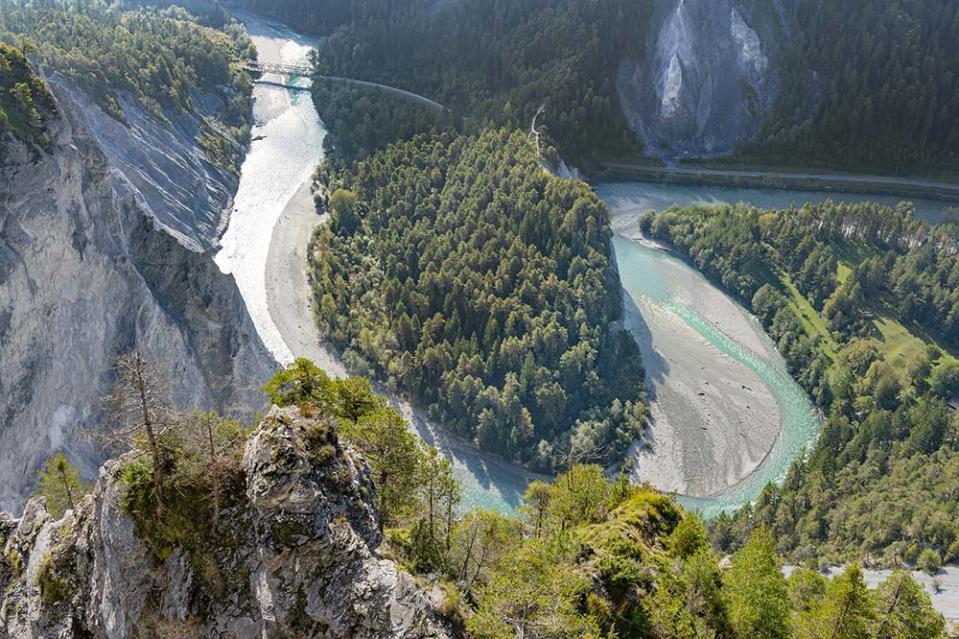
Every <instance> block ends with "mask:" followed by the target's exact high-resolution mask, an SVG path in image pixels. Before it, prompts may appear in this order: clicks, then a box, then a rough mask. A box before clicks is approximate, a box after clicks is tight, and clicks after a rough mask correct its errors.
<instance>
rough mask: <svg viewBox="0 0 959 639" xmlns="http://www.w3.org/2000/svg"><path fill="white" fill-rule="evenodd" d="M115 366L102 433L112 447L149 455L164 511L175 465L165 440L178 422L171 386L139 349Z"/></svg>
mask: <svg viewBox="0 0 959 639" xmlns="http://www.w3.org/2000/svg"><path fill="white" fill-rule="evenodd" d="M115 370H116V373H117V379H116V382H115V383H114V385H113V392H112V393H111V394H110V395H109V396H108V397H107V398H106V401H107V402H108V404H109V405H110V408H111V411H110V417H111V419H110V420H109V421H108V423H107V428H106V429H105V430H104V431H103V433H102V437H103V439H104V440H105V443H106V444H107V445H108V446H109V447H113V448H120V449H126V450H132V451H135V452H137V453H139V454H147V455H150V457H151V459H152V461H153V492H154V495H155V497H156V504H157V508H158V510H161V511H162V510H163V506H164V489H165V486H166V476H167V474H168V472H169V471H170V470H171V469H172V465H173V451H172V450H171V449H170V448H169V447H167V446H166V445H165V444H164V441H163V440H164V435H165V434H166V433H167V431H168V430H169V429H170V428H171V427H172V426H174V425H175V422H176V419H175V418H176V416H175V413H174V411H173V409H172V408H171V407H170V403H169V401H168V399H167V396H166V393H167V388H168V386H167V384H166V383H165V380H164V376H163V375H162V374H161V372H160V369H159V368H157V367H156V366H154V365H151V364H148V363H147V362H146V360H144V359H143V356H142V355H141V354H140V351H139V349H135V350H133V351H131V352H129V353H125V354H123V355H120V356H118V357H117V359H116V363H115Z"/></svg>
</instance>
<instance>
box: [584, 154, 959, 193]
mask: <svg viewBox="0 0 959 639" xmlns="http://www.w3.org/2000/svg"><path fill="white" fill-rule="evenodd" d="M603 164H604V165H605V166H606V167H607V168H610V169H623V170H627V171H641V172H644V173H657V174H667V175H670V174H671V175H689V176H694V177H695V176H711V177H733V178H736V177H740V178H758V179H761V178H774V179H782V180H808V181H813V182H826V183H829V182H832V183H846V184H875V185H879V186H899V187H906V188H915V189H937V190H939V191H942V192H945V193H950V194H953V195H956V196H959V184H957V183H954V182H938V181H935V180H915V179H910V178H898V177H884V176H881V175H846V174H833V173H790V172H784V171H736V170H731V169H729V170H727V169H706V168H693V167H678V166H672V167H670V166H666V167H654V166H648V165H643V164H630V163H628V162H604V163H603Z"/></svg>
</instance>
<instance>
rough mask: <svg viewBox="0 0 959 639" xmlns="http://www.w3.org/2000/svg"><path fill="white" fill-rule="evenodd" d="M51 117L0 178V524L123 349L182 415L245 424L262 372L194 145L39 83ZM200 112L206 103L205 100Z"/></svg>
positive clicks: (224, 181) (216, 202)
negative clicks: (200, 412) (225, 265)
mask: <svg viewBox="0 0 959 639" xmlns="http://www.w3.org/2000/svg"><path fill="white" fill-rule="evenodd" d="M48 83H49V84H50V87H51V89H52V90H53V93H54V95H55V97H56V101H57V105H58V109H57V110H58V112H59V115H58V116H57V118H56V120H55V121H54V122H53V124H52V125H51V127H50V135H51V137H52V139H53V145H52V148H51V150H50V152H49V153H46V154H43V155H42V156H40V157H39V159H36V160H35V159H34V158H32V157H31V156H30V154H29V153H27V151H26V150H25V149H23V148H22V147H21V148H18V147H16V146H15V147H14V148H13V149H12V152H11V154H10V156H9V157H8V163H7V165H6V166H5V167H4V168H3V170H2V175H0V362H2V364H3V366H2V368H0V451H3V454H2V455H0V509H5V510H13V511H15V512H16V511H17V510H19V508H20V507H22V504H23V500H24V497H25V495H26V494H27V493H28V491H29V490H31V488H32V484H33V481H34V476H35V475H34V471H35V469H36V468H37V466H38V464H39V463H40V462H41V461H42V460H43V459H44V458H45V457H46V456H47V455H49V454H50V453H51V452H52V451H55V450H66V451H67V452H68V454H69V455H70V456H71V457H72V458H73V460H74V461H75V462H76V463H78V464H79V465H80V466H81V467H82V468H83V469H84V470H85V471H86V472H87V474H92V473H93V472H94V471H95V469H96V466H97V465H98V464H99V461H100V458H99V457H98V455H97V454H95V453H94V452H93V448H92V447H91V446H89V445H87V444H85V443H83V442H82V441H81V438H80V434H81V433H82V432H84V431H85V430H88V429H89V428H91V427H92V426H93V425H94V424H95V423H96V422H97V421H98V420H99V419H100V417H101V416H102V414H103V411H104V409H105V406H104V404H103V402H102V401H100V400H101V398H102V397H103V396H104V395H105V394H106V393H107V392H108V391H109V388H110V385H111V383H112V382H111V373H110V371H111V367H112V361H113V359H114V357H115V356H116V355H117V354H119V353H121V352H123V351H125V350H128V349H130V348H132V347H134V346H138V347H139V348H140V349H141V350H142V351H143V353H144V355H145V357H147V358H148V359H150V360H153V361H154V362H157V363H159V364H161V365H162V366H163V367H164V368H165V370H166V372H167V375H168V377H169V380H170V383H171V387H172V388H171V390H172V397H173V400H174V401H175V402H176V404H178V405H179V406H182V407H193V406H197V407H206V408H215V409H218V410H222V411H225V412H227V413H243V414H251V413H252V412H253V411H254V410H256V408H258V407H259V406H260V405H262V401H263V399H262V395H261V394H260V391H259V387H260V385H261V384H262V383H263V381H264V380H265V379H267V378H268V377H269V375H270V374H271V372H272V370H273V369H274V366H275V363H274V361H273V359H272V357H271V356H270V355H269V353H267V351H266V350H265V349H264V347H263V345H262V343H261V342H260V339H259V337H258V336H257V334H256V332H255V330H254V328H253V325H252V322H251V321H250V319H249V316H248V314H247V311H246V308H245V306H244V304H243V300H242V299H241V297H240V295H239V292H238V291H237V288H236V285H235V282H234V281H233V278H232V277H230V276H227V275H223V274H222V273H220V271H219V269H218V268H217V267H216V265H215V264H214V263H213V259H212V257H211V256H210V255H209V254H207V253H204V252H202V247H204V246H210V245H211V244H213V243H214V242H215V241H216V237H217V234H218V233H219V230H220V229H221V228H222V226H223V224H224V219H223V214H222V211H224V210H225V209H226V208H227V206H228V205H229V202H230V197H231V194H232V191H233V189H234V188H235V178H234V177H233V176H232V175H231V174H229V173H228V172H225V171H223V170H220V169H217V168H215V167H213V166H211V165H210V164H209V163H208V162H206V161H205V159H204V158H203V156H202V152H201V151H200V150H199V149H198V148H197V146H196V144H195V142H194V138H193V135H194V132H195V128H194V127H195V126H196V121H195V120H191V119H190V118H189V117H186V116H184V117H180V118H171V121H172V123H171V124H169V125H167V124H164V123H161V122H160V121H158V120H156V119H154V118H151V116H148V115H147V114H145V113H143V112H142V111H141V110H140V109H139V108H138V107H137V106H135V105H134V104H130V103H125V104H124V108H125V110H126V116H127V120H128V122H129V123H130V125H129V127H124V126H123V125H121V124H119V123H117V122H116V121H114V120H111V119H109V118H108V116H106V115H105V114H104V113H103V112H101V111H100V110H99V108H98V107H96V106H95V105H93V104H92V103H91V102H90V101H89V100H87V99H86V96H85V95H84V94H82V93H81V92H80V91H78V90H77V89H75V88H74V87H73V86H71V85H70V84H68V83H67V82H65V81H63V80H62V79H59V78H57V77H50V78H48ZM210 99H213V98H212V97H211V98H210Z"/></svg>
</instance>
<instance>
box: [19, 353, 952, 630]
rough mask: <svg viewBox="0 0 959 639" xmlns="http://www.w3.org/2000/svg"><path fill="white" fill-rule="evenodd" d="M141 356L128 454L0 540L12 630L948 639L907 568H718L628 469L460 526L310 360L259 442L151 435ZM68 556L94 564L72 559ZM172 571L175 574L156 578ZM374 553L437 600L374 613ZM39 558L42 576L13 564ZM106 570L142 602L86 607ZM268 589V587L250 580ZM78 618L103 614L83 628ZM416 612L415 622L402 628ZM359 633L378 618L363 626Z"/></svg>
mask: <svg viewBox="0 0 959 639" xmlns="http://www.w3.org/2000/svg"><path fill="white" fill-rule="evenodd" d="M134 357H138V356H134ZM128 361H132V360H128ZM136 361H138V362H140V366H141V369H140V370H142V367H145V368H146V370H148V371H151V374H150V375H148V377H149V379H150V380H151V381H150V382H149V384H148V387H147V388H148V396H149V397H150V398H151V401H150V402H149V403H146V404H143V406H148V408H149V410H148V411H147V412H140V411H139V410H134V409H139V408H140V407H141V404H140V402H138V401H137V400H136V397H138V396H139V395H138V394H137V393H136V392H135V388H136V386H133V385H132V384H134V383H135V381H136V379H137V377H134V376H132V375H130V374H124V373H121V374H120V375H119V381H118V383H117V387H116V388H115V391H114V395H113V396H114V397H117V398H126V399H125V401H124V403H123V404H122V406H123V407H125V408H124V409H122V411H121V412H120V413H119V415H120V416H122V419H120V420H118V423H116V424H115V425H114V426H113V428H117V429H121V430H120V431H118V432H122V433H128V434H133V435H134V437H133V438H132V440H131V445H132V446H133V449H132V451H131V453H132V454H129V455H125V456H123V457H120V458H119V459H117V460H114V461H113V462H112V463H111V464H110V465H108V466H106V467H105V468H104V471H103V472H102V473H101V474H100V482H99V488H98V489H97V490H95V491H94V495H93V497H92V498H91V497H82V495H83V493H84V492H86V491H88V490H89V487H87V486H84V485H82V484H81V483H80V482H79V481H78V479H77V473H76V471H75V469H73V468H72V467H70V465H69V463H68V462H66V460H65V459H63V457H62V456H57V457H54V458H52V459H51V460H50V462H49V463H48V464H47V467H46V469H45V471H43V472H42V473H41V475H40V477H41V484H40V486H41V491H42V495H43V497H44V498H45V502H34V506H33V510H32V511H31V512H34V513H37V512H39V513H41V514H42V515H43V516H39V517H37V521H38V522H39V523H36V524H35V525H32V526H31V528H29V529H28V527H27V526H22V525H21V527H20V528H18V529H16V530H17V532H16V533H14V532H13V529H12V528H10V527H9V526H7V527H4V528H3V529H0V541H4V542H7V545H6V548H7V549H8V550H7V552H6V553H5V554H3V555H0V580H4V581H0V585H3V586H6V585H7V584H8V583H9V584H11V587H10V588H8V589H7V595H6V597H7V599H6V601H7V602H8V603H9V604H10V605H9V610H10V611H11V612H10V613H9V615H8V617H7V618H6V619H9V620H10V621H11V622H12V623H13V624H14V625H12V626H11V627H12V628H21V627H28V626H29V627H38V626H39V627H45V628H46V627H53V628H56V627H58V626H59V625H60V624H62V623H63V620H64V619H66V620H67V623H69V624H70V626H69V627H70V628H73V629H74V630H76V629H82V630H86V629H88V628H89V627H91V626H92V627H94V628H97V627H102V625H103V624H104V621H103V618H104V617H106V619H107V621H109V620H110V619H113V618H116V617H118V616H120V615H121V614H122V615H123V618H124V619H125V623H126V624H127V625H128V626H129V627H131V628H133V629H135V630H136V631H137V632H140V633H142V634H154V631H156V630H158V629H165V628H169V627H171V626H172V627H176V628H178V629H180V628H182V629H183V630H184V636H190V637H193V636H211V635H212V634H214V633H213V632H212V630H213V629H215V628H218V627H219V628H222V627H239V628H241V630H243V632H242V633H237V634H240V635H241V636H252V635H253V631H252V630H249V628H260V627H262V626H264V625H266V626H267V627H271V628H272V627H279V628H281V629H282V630H283V631H287V630H289V631H290V632H294V633H300V634H302V636H318V635H322V634H327V635H330V636H349V637H380V636H383V634H382V632H383V627H384V626H386V625H389V624H392V625H394V626H397V627H404V628H406V630H407V631H406V632H397V633H395V634H393V635H391V636H403V637H437V636H441V637H446V636H457V637H459V636H468V637H473V638H474V639H508V638H512V637H541V638H550V639H600V638H610V637H637V638H638V637H644V638H645V637H648V638H651V639H652V638H654V639H692V638H696V637H724V638H728V639H758V638H763V639H823V638H825V637H837V638H840V637H849V638H855V639H941V638H943V637H944V636H945V634H944V630H945V623H944V620H943V618H942V616H941V615H939V614H938V613H936V612H935V611H934V610H933V608H932V606H931V603H930V599H929V596H928V595H927V594H926V593H925V591H924V590H923V588H922V586H920V585H919V584H918V583H917V582H916V581H915V580H914V579H913V578H912V577H911V576H910V575H909V574H908V573H906V572H904V571H897V572H893V573H892V574H891V575H890V576H889V577H888V578H887V579H886V580H885V581H884V582H883V583H882V584H880V586H879V587H878V588H876V589H870V588H868V587H867V586H866V584H865V582H864V580H863V573H862V570H861V568H860V567H859V565H858V564H852V565H850V566H849V567H848V568H847V569H846V570H845V571H844V572H843V573H842V574H841V575H839V576H837V577H835V578H833V579H832V580H828V579H827V578H826V577H824V576H822V575H821V574H819V573H817V572H814V571H810V570H806V569H795V570H793V571H792V573H791V574H790V576H789V577H788V578H787V577H786V576H784V574H783V563H782V560H781V559H780V557H779V556H777V554H776V551H775V544H774V541H773V538H772V537H771V536H770V534H769V531H768V530H766V529H764V528H762V527H759V528H756V529H755V530H753V531H752V533H751V534H750V536H749V540H748V541H747V542H746V543H745V544H744V546H743V547H742V548H741V549H739V550H737V551H736V552H735V553H733V554H732V556H731V557H730V558H729V561H728V563H726V562H721V561H720V559H719V557H718V555H717V554H716V553H715V551H714V550H713V549H712V548H711V547H710V545H709V542H708V540H707V536H706V531H705V529H704V526H703V523H702V521H701V520H699V518H698V517H696V516H695V515H692V514H689V513H686V512H684V511H683V509H682V508H681V507H680V506H679V505H677V504H676V503H675V502H674V501H673V500H672V499H671V498H669V497H667V496H665V495H662V494H659V493H657V492H655V491H654V490H652V489H650V488H649V487H647V486H635V485H631V484H630V483H629V482H628V481H627V480H626V479H625V476H623V475H621V476H620V478H619V479H618V480H617V481H615V482H610V481H609V480H608V479H606V478H605V477H604V475H603V471H602V469H601V468H600V467H599V466H591V465H574V466H573V467H571V468H570V469H569V470H568V471H567V472H565V473H563V474H561V475H559V476H558V477H556V479H555V481H553V482H551V483H547V482H542V481H537V482H533V483H532V484H531V485H530V486H529V488H528V489H527V490H526V492H525V494H524V495H523V503H522V506H521V508H520V512H519V513H518V514H517V516H515V517H513V516H506V515H503V514H500V513H498V512H492V511H484V510H474V511H470V512H465V513H463V512H458V511H457V509H456V504H457V503H458V499H459V495H460V487H459V486H458V485H457V483H456V481H455V480H454V479H453V477H452V474H451V469H450V464H449V463H448V461H447V460H446V459H445V458H443V457H442V456H440V455H438V454H437V452H436V451H435V450H434V449H432V448H430V447H429V446H427V445H425V444H423V443H422V442H421V441H420V440H418V439H417V438H416V437H415V436H414V435H413V434H412V433H411V432H410V430H409V427H408V425H407V424H406V423H405V422H404V421H403V419H402V417H401V416H400V415H399V413H397V412H396V411H395V410H394V409H392V408H390V407H389V406H388V405H387V403H386V401H385V399H384V398H383V397H378V396H376V395H374V394H373V393H372V392H371V389H370V385H369V383H368V382H367V381H366V380H364V379H362V378H356V377H352V378H346V379H339V380H333V379H330V378H329V377H327V376H326V375H325V374H324V373H323V372H322V371H320V370H319V369H317V368H316V367H315V366H314V365H313V364H312V363H310V362H309V361H307V360H303V359H300V360H297V361H296V362H294V364H293V365H292V366H291V367H290V368H289V369H287V370H284V371H281V372H279V373H277V375H276V376H275V377H274V378H273V379H272V380H271V381H270V382H268V383H267V385H266V386H265V387H264V390H266V391H267V393H268V394H269V396H270V400H271V402H272V403H274V404H276V405H278V406H279V407H274V408H271V409H270V410H269V411H268V412H267V413H266V416H265V418H263V420H262V421H261V422H260V424H259V425H258V426H256V427H255V428H254V429H252V430H248V429H247V428H245V427H244V425H242V424H239V423H237V422H234V421H232V420H227V419H223V418H221V417H219V416H217V415H215V414H209V413H200V414H197V413H191V414H180V415H174V414H171V413H170V412H165V413H164V414H165V415H168V416H170V418H169V419H168V421H169V426H168V427H167V428H166V429H165V430H164V431H163V433H162V438H161V439H159V440H154V439H151V437H149V436H148V434H150V433H152V432H153V431H151V430H150V429H151V428H152V426H151V422H150V420H149V416H150V415H157V414H160V412H159V411H161V410H163V409H164V408H168V407H164V405H163V404H162V399H161V398H162V397H163V396H164V395H163V387H162V385H158V384H157V383H156V382H155V381H154V380H156V379H157V378H156V377H155V376H154V375H153V374H152V368H151V367H150V364H149V363H148V362H147V363H144V362H142V360H139V359H137V360H136ZM131 370H133V369H131ZM150 442H153V443H152V444H151V443H150ZM157 442H159V443H157ZM357 453H359V454H357ZM45 509H48V510H49V511H50V512H51V514H52V518H51V517H49V516H47V515H46V511H45ZM68 510H70V511H72V512H70V513H67V512H66V511H68ZM91 511H92V512H93V513H94V514H91ZM98 513H106V514H105V515H103V517H109V518H110V519H109V521H107V520H106V519H99V518H94V517H101V515H99V514H98ZM60 517H63V519H61V520H60V522H61V523H54V522H55V519H57V518H60ZM91 520H92V523H88V522H91ZM6 521H9V520H6ZM30 523H31V524H33V520H30ZM81 523H82V524H83V525H80V524H81ZM41 526H43V527H44V528H42V529H41V530H39V531H38V528H40V527H41ZM109 526H115V527H117V528H121V527H122V528H123V529H125V530H126V531H127V532H126V533H125V535H124V536H120V535H119V533H117V534H115V535H102V534H101V536H97V537H94V539H96V540H97V542H98V543H94V542H92V541H91V540H90V537H91V535H90V531H94V534H96V533H97V532H98V531H99V530H101V529H102V528H104V527H109ZM7 531H10V532H7ZM37 539H41V540H46V539H51V540H54V541H50V543H48V544H46V543H32V542H34V541H35V540H37ZM38 549H39V551H38ZM82 549H90V550H88V551H86V552H89V553H93V555H92V556H93V559H91V560H89V561H79V558H80V557H86V556H87V555H85V554H83V552H84V551H83V550H82ZM37 552H43V553H44V554H43V561H42V562H37V561H36V559H35V558H36V557H37ZM101 556H109V557H111V558H113V559H114V561H111V562H103V561H102V560H100V561H98V560H99V559H100V557H101ZM134 557H136V562H135V563H134V561H133V558H134ZM170 557H176V558H177V559H176V560H175V561H176V562H177V564H178V566H179V568H178V569H177V570H178V572H177V573H175V574H177V575H181V574H182V575H185V576H184V577H182V578H180V577H178V578H177V579H176V580H173V579H171V577H170V574H169V573H170V569H169V565H170V564H171V563H172V562H171V560H170ZM387 559H389V560H393V561H395V562H398V563H399V565H400V566H401V567H402V569H403V571H405V572H408V573H410V574H412V575H415V579H416V583H417V584H418V585H419V586H422V587H424V588H428V589H429V590H430V596H429V597H428V598H427V597H422V598H420V599H413V600H412V602H411V601H410V600H411V599H412V598H411V596H410V591H411V590H412V589H413V588H414V587H413V586H412V583H408V585H406V586H405V587H395V588H390V589H389V594H390V596H389V597H388V598H384V597H382V590H383V588H382V585H381V584H382V583H383V579H384V577H390V576H394V577H395V575H396V572H397V571H396V567H395V566H394V565H393V564H392V563H391V562H390V561H386V560H387ZM38 564H39V566H40V568H39V569H37V570H36V571H35V572H36V573H37V575H38V576H36V577H34V576H33V572H31V571H29V570H27V571H25V570H23V569H22V568H21V566H24V565H26V566H31V567H32V566H35V565H38ZM103 564H105V565H106V567H105V568H103V569H102V570H97V569H95V568H93V569H92V568H91V567H99V566H101V565H103ZM357 564H361V565H360V566H358V565H357ZM358 568H360V569H359V570H358ZM374 569H375V573H374ZM103 570H107V571H109V572H108V573H107V574H110V575H117V574H119V575H122V576H127V575H130V574H135V578H136V579H138V580H141V582H143V583H148V584H150V585H151V589H149V590H146V589H142V588H137V589H134V590H133V591H132V592H131V594H130V596H129V597H128V598H115V599H116V601H114V599H109V603H107V604H102V605H101V604H97V605H91V604H90V603H87V602H101V601H103V600H104V599H106V598H105V597H102V596H99V597H98V596H97V595H99V594H100V593H101V592H102V590H101V587H100V586H99V584H100V583H102V582H103V581H104V579H103ZM277 574H279V575H283V576H284V581H283V586H282V587H280V586H277V587H275V588H273V589H264V588H250V586H249V582H250V580H251V579H258V577H257V575H277ZM374 574H375V575H376V576H378V577H379V578H378V579H374V578H371V576H372V575H374ZM331 575H332V577H331ZM91 577H92V578H91ZM127 578H128V579H129V577H127ZM268 578H270V577H266V576H264V577H263V579H268ZM26 580H30V581H31V583H32V582H35V583H36V584H37V585H36V586H35V587H26V586H25V585H24V582H25V581H26ZM118 580H119V579H118ZM409 581H410V582H412V580H409ZM290 582H292V583H293V584H294V585H293V586H290V585H289V584H290ZM125 583H126V582H125ZM270 583H272V582H270ZM389 583H397V584H401V583H402V582H401V581H400V578H395V581H393V580H391V581H390V582H389ZM145 590H146V591H145ZM144 591H145V592H144ZM173 592H176V593H177V594H178V596H179V598H180V601H182V603H181V604H178V606H177V607H176V608H171V607H162V606H159V605H155V604H146V605H144V606H143V608H144V610H140V609H139V608H138V607H136V605H135V603H133V604H131V603H130V602H131V601H133V602H138V601H143V600H147V601H151V600H152V598H154V597H158V598H162V599H165V598H167V597H168V596H169V595H170V594H171V593H173ZM305 592H310V593H311V595H310V596H311V599H309V600H307V597H306V595H305V594H304V593H305ZM308 601H311V602H314V603H307V602H308ZM360 601H362V604H360V603H358V602H360ZM237 602H240V605H238V604H237ZM344 602H346V605H345V606H344ZM354 602H357V603H354ZM411 604H412V605H411ZM84 607H86V608H95V609H96V610H97V611H99V612H98V613H94V614H76V612H75V611H78V610H83V609H84ZM263 609H267V610H270V611H271V617H270V618H269V619H264V618H262V617H265V615H263V614H262V613H261V612H260V611H261V610H263ZM383 609H385V610H387V611H388V612H389V615H388V619H383V617H382V612H379V611H382V610H383ZM173 610H175V611H177V612H179V611H183V612H181V613H180V614H181V615H182V616H185V617H186V618H187V619H188V620H189V621H188V622H187V623H188V624H189V625H184V622H183V621H182V620H181V618H180V617H175V616H174V615H175V614H176V613H175V612H172V611H173ZM331 610H333V611H336V612H337V613H338V614H337V616H336V617H335V619H336V624H337V625H336V626H335V627H334V628H333V630H332V631H331V630H330V628H329V626H328V622H329V619H330V615H331V613H330V611H331ZM357 610H360V611H361V613H362V614H359V613H357V612H356V611H357ZM37 611H39V613H38V612H37ZM103 611H106V612H103ZM397 611H399V612H397ZM108 613H110V614H108ZM399 613H402V614H399ZM415 614H418V615H419V616H420V617H419V618H420V621H419V622H418V623H417V625H416V626H414V627H413V630H409V621H408V617H411V616H412V615H415ZM370 618H375V619H378V623H377V625H376V626H373V630H372V631H371V630H370V626H369V624H370ZM31 622H32V623H31ZM404 622H406V623H404ZM241 623H242V625H241ZM90 634H92V633H90Z"/></svg>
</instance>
